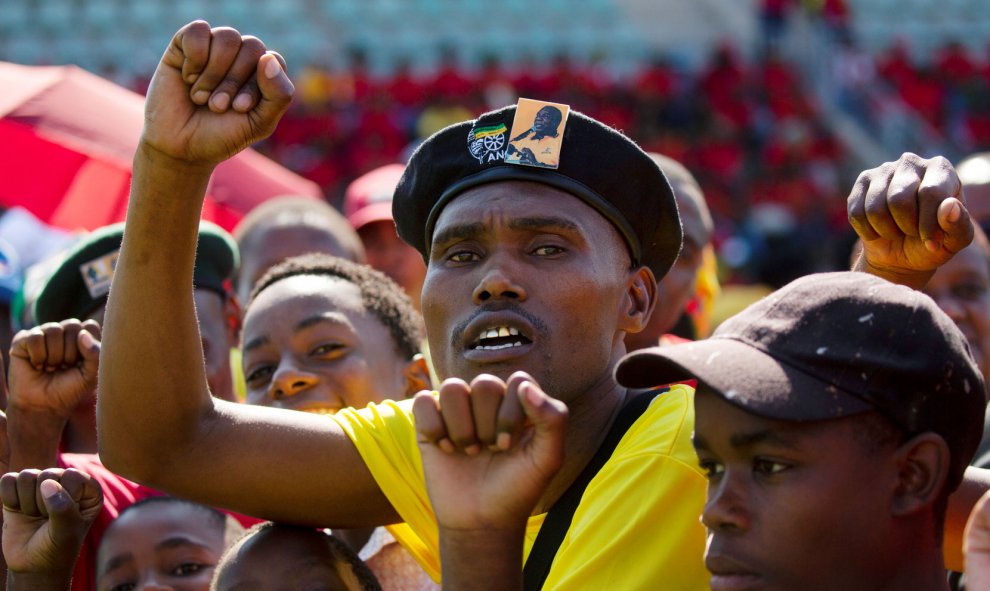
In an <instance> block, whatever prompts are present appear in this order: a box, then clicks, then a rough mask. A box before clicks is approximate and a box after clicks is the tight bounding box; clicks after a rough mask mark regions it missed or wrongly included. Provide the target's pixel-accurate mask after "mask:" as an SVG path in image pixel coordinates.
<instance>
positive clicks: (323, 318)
mask: <svg viewBox="0 0 990 591" xmlns="http://www.w3.org/2000/svg"><path fill="white" fill-rule="evenodd" d="M324 322H329V323H331V324H340V325H346V324H347V323H346V322H344V321H343V320H342V319H340V317H339V316H338V315H337V314H335V313H333V312H324V313H323V314H316V315H315V316H310V317H309V318H303V319H302V320H300V321H299V322H297V323H296V326H295V327H294V330H295V331H296V332H298V331H300V330H303V329H305V328H309V327H310V326H314V325H317V324H322V323H324Z"/></svg>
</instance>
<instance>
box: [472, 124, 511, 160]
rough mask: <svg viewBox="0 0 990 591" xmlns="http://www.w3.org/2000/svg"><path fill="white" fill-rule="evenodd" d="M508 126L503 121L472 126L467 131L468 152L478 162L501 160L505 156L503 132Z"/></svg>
mask: <svg viewBox="0 0 990 591" xmlns="http://www.w3.org/2000/svg"><path fill="white" fill-rule="evenodd" d="M508 131H509V128H507V127H506V126H505V124H504V123H499V124H497V125H487V126H484V127H472V128H471V131H469V132H468V138H467V142H468V152H471V155H472V156H474V157H475V158H477V159H478V163H479V164H484V163H486V162H501V161H502V159H503V158H505V134H506V133H507V132H508Z"/></svg>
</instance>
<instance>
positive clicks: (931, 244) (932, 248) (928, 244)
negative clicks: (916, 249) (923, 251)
mask: <svg viewBox="0 0 990 591" xmlns="http://www.w3.org/2000/svg"><path fill="white" fill-rule="evenodd" d="M925 248H927V249H928V252H938V250H939V246H938V242H935V241H934V240H925Z"/></svg>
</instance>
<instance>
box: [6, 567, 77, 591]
mask: <svg viewBox="0 0 990 591" xmlns="http://www.w3.org/2000/svg"><path fill="white" fill-rule="evenodd" d="M6 581H7V589H8V590H9V591H60V590H61V589H65V590H66V591H68V589H69V588H70V586H71V583H72V572H71V571H70V572H66V573H15V572H14V571H8V572H7V577H6Z"/></svg>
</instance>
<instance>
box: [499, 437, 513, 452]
mask: <svg viewBox="0 0 990 591" xmlns="http://www.w3.org/2000/svg"><path fill="white" fill-rule="evenodd" d="M495 445H497V446H498V448H499V449H501V450H503V451H505V450H507V449H509V446H510V445H512V435H509V434H508V433H499V434H498V437H496V438H495Z"/></svg>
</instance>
